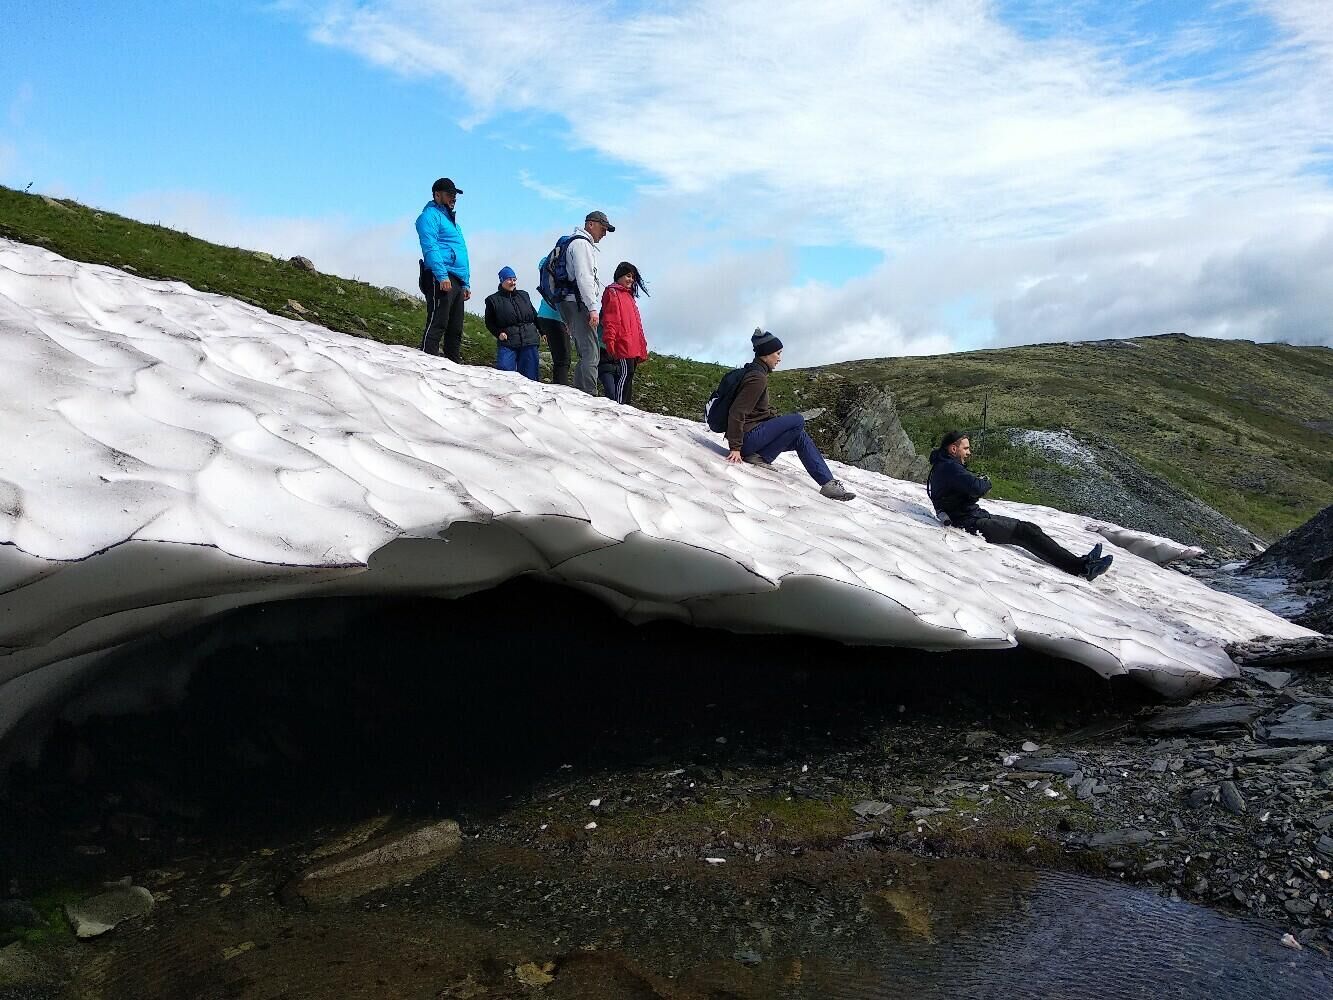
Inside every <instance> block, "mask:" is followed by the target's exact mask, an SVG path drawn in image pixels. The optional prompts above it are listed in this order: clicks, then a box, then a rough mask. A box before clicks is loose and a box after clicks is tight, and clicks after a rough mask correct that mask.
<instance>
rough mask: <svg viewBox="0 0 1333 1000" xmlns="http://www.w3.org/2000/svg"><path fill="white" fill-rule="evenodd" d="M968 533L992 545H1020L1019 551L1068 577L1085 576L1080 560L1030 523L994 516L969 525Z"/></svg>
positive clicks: (1080, 558) (1079, 557)
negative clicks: (1025, 551)
mask: <svg viewBox="0 0 1333 1000" xmlns="http://www.w3.org/2000/svg"><path fill="white" fill-rule="evenodd" d="M967 530H968V531H971V532H974V533H975V534H978V535H980V536H981V537H982V538H984V539H986V541H988V542H990V543H991V544H992V545H1017V546H1018V547H1019V548H1020V549H1027V550H1028V551H1029V552H1031V553H1032V554H1033V555H1034V556H1036V557H1037V558H1038V559H1040V560H1041V561H1042V562H1046V563H1050V564H1051V565H1052V566H1054V567H1055V568H1056V569H1062V570H1064V571H1065V572H1066V573H1073V574H1074V575H1075V576H1077V575H1079V574H1081V573H1082V572H1083V569H1084V564H1083V558H1082V557H1081V556H1076V555H1074V553H1072V552H1070V551H1069V550H1068V549H1066V548H1065V547H1064V546H1062V545H1061V544H1060V543H1059V542H1057V541H1056V540H1055V539H1054V538H1052V537H1051V536H1050V535H1048V534H1046V532H1044V531H1042V530H1041V528H1039V527H1037V525H1035V524H1033V523H1032V522H1031V521H1020V520H1019V519H1018V518H1016V517H1002V516H1000V515H997V514H991V515H990V516H988V517H979V518H977V519H976V520H974V521H973V522H972V523H971V524H969V525H967Z"/></svg>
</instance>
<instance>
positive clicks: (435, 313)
mask: <svg viewBox="0 0 1333 1000" xmlns="http://www.w3.org/2000/svg"><path fill="white" fill-rule="evenodd" d="M417 286H418V287H419V288H420V289H421V294H422V295H424V296H425V297H426V329H425V330H424V331H423V332H422V334H421V349H422V350H423V351H425V352H426V353H427V354H443V355H444V356H445V357H446V358H448V359H449V360H450V361H452V362H454V363H455V364H462V363H463V284H462V282H460V281H459V280H458V279H457V278H455V277H452V276H451V277H450V279H449V286H450V287H449V291H447V292H442V291H440V283H439V282H438V281H436V280H435V275H434V273H433V272H432V271H431V269H430V268H428V267H427V266H426V265H425V264H422V265H421V276H420V278H419V280H418V282H417ZM441 342H443V345H444V349H443V350H441V349H440V345H441Z"/></svg>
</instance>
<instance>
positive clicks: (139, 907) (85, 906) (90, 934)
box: [65, 885, 154, 940]
mask: <svg viewBox="0 0 1333 1000" xmlns="http://www.w3.org/2000/svg"><path fill="white" fill-rule="evenodd" d="M153 905H154V904H153V894H152V893H151V892H149V891H148V890H147V889H145V888H144V887H143V886H140V885H122V886H119V887H117V888H115V889H112V890H110V891H109V892H104V893H101V894H99V895H97V896H93V897H91V898H90V899H85V900H84V901H83V902H81V903H68V904H66V905H65V916H66V917H68V918H69V923H70V926H71V927H73V928H74V934H75V936H76V937H78V938H81V939H85V940H86V939H87V938H94V937H98V936H100V935H102V934H105V933H106V932H107V931H109V930H112V929H113V928H115V927H116V926H117V925H119V924H121V923H124V922H125V921H126V920H131V919H133V918H134V917H143V916H147V915H148V914H149V913H151V912H152V910H153Z"/></svg>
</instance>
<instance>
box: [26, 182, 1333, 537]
mask: <svg viewBox="0 0 1333 1000" xmlns="http://www.w3.org/2000/svg"><path fill="white" fill-rule="evenodd" d="M0 236H6V237H9V238H11V239H15V240H19V241H22V242H25V243H35V244H39V245H41V246H45V247H47V248H49V249H51V250H54V251H55V252H57V253H59V254H62V255H63V256H66V257H70V258H72V259H74V260H81V261H89V262H93V263H100V264H111V265H113V266H116V267H122V268H127V269H131V270H133V271H134V272H136V273H138V274H140V275H143V276H144V277H150V278H169V279H175V280H179V281H184V282H186V283H187V284H189V285H192V286H194V287H195V288H199V289H202V290H205V291H211V292H218V293H220V294H223V295H230V296H234V297H236V298H239V299H243V300H245V301H247V302H251V303H253V304H255V305H258V306H261V307H262V308H264V309H268V310H270V311H272V312H275V313H279V314H282V315H286V316H298V315H300V318H305V319H309V320H311V321H312V322H316V323H319V324H321V325H323V326H327V327H329V328H331V329H334V330H340V331H342V332H344V333H349V334H352V335H354V336H360V337H368V338H371V339H374V340H378V341H383V342H385V343H393V344H405V345H409V346H416V345H417V344H419V343H420V340H421V328H422V326H423V325H424V321H425V308H424V306H423V305H422V304H421V303H420V302H419V301H418V302H404V301H401V300H399V299H397V298H395V297H394V296H392V295H389V294H386V293H385V292H384V291H382V290H381V289H378V288H375V287H374V286H372V285H369V284H367V283H365V282H361V281H355V280H350V279H346V278H340V277H336V276H333V275H325V274H307V273H306V272H303V271H300V270H298V269H296V268H294V267H292V266H291V265H290V264H288V263H286V262H285V261H277V260H274V259H273V258H271V257H268V256H267V255H265V254H256V253H253V252H251V251H249V250H246V249H241V248H236V247H221V246H216V245H214V244H211V243H207V242H205V241H203V240H199V239H196V238H194V237H191V236H189V235H188V234H185V233H181V232H177V231H176V230H173V229H167V228H164V227H161V226H154V225H148V224H145V223H141V222H136V221H135V220H133V219H127V218H124V217H122V216H118V215H114V214H112V213H110V212H99V211H96V210H94V209H91V208H88V207H85V206H83V205H79V204H77V203H75V202H70V201H54V200H52V199H48V198H44V197H41V196H39V195H28V194H24V193H22V192H19V191H14V190H11V189H9V188H4V187H0ZM315 264H316V265H318V264H319V261H315ZM412 278H413V275H410V274H408V275H404V276H403V283H404V284H405V285H410V283H411V280H412ZM478 293H479V294H484V292H483V290H481V289H478ZM289 300H294V301H296V302H299V303H300V304H301V305H302V307H304V308H305V309H306V310H307V312H306V313H304V314H297V313H295V312H293V311H292V310H291V309H290V308H289V307H288V301H289ZM653 332H654V331H651V330H650V331H649V334H650V339H651V337H652V334H653ZM1039 332H1040V331H1034V335H1039ZM747 336H748V334H746V333H745V331H738V334H737V357H736V363H737V364H740V363H741V362H743V361H745V360H747V358H746V356H745V352H744V347H745V341H746V338H747ZM1129 343H1130V344H1131V345H1137V346H1125V344H1124V343H1122V344H1121V345H1120V346H1106V345H1083V346H1073V345H1068V344H1039V345H1033V346H1027V347H1013V348H1005V349H1002V350H988V351H973V352H969V353H966V354H953V355H946V356H942V357H930V358H886V359H880V360H873V361H856V362H849V363H846V364H840V365H830V366H825V367H821V368H813V369H804V370H793V371H779V372H778V373H777V374H776V375H775V376H774V378H773V381H772V387H771V395H772V398H773V402H774V404H775V405H776V406H778V407H780V408H782V409H784V410H791V409H807V408H809V407H813V406H823V407H826V408H828V409H830V410H831V413H832V414H834V415H836V414H838V413H846V412H848V411H849V409H851V408H853V407H854V406H855V405H856V400H857V398H858V396H859V393H860V392H861V391H862V390H863V388H864V387H865V386H866V385H867V384H882V385H884V386H886V387H888V388H889V389H890V391H892V393H893V394H894V396H895V398H896V400H897V402H898V409H899V414H900V416H901V418H902V422H903V427H904V428H905V429H906V431H907V433H908V435H909V436H910V437H911V438H912V441H913V443H914V444H915V445H916V448H917V450H918V451H919V452H921V453H922V454H925V453H926V452H927V451H928V450H929V448H930V446H931V444H932V443H933V442H934V441H936V440H938V438H939V434H940V433H941V432H942V431H943V430H945V429H947V428H949V427H954V426H959V427H964V428H969V429H973V430H975V429H976V428H977V427H979V426H980V423H981V410H982V406H983V404H984V403H987V402H988V403H989V410H988V426H990V427H992V428H995V429H996V430H997V431H1002V430H1003V429H1005V428H1011V427H1025V428H1038V429H1058V428H1069V429H1070V430H1071V431H1073V433H1074V434H1075V435H1076V436H1079V437H1084V438H1097V439H1102V440H1105V441H1108V442H1109V443H1111V444H1113V445H1115V446H1116V447H1118V448H1120V449H1121V450H1122V451H1124V452H1125V453H1127V454H1128V455H1130V456H1131V457H1132V458H1134V459H1136V460H1137V461H1138V462H1140V463H1141V464H1142V465H1144V466H1145V467H1146V468H1148V469H1149V470H1151V471H1152V472H1154V473H1156V474H1157V475H1160V476H1161V477H1162V478H1163V479H1165V480H1167V481H1168V482H1170V483H1171V484H1173V485H1174V486H1176V487H1178V488H1180V489H1183V490H1185V491H1187V492H1189V493H1192V494H1193V495H1195V496H1197V497H1199V498H1200V499H1201V500H1203V501H1204V502H1206V503H1208V504H1210V505H1211V506H1213V507H1215V508H1217V509H1218V510H1220V511H1222V512H1223V513H1224V514H1226V515H1228V516H1229V517H1231V518H1232V519H1233V520H1236V521H1238V522H1239V523H1241V524H1243V525H1245V526H1246V527H1248V528H1249V529H1251V530H1252V531H1255V532H1256V533H1258V534H1259V535H1262V536H1264V537H1267V538H1273V537H1275V536H1276V535H1278V534H1280V533H1282V532H1283V531H1286V530H1289V529H1290V528H1293V527H1295V526H1296V525H1298V524H1300V523H1302V522H1303V521H1304V520H1306V519H1307V518H1308V517H1310V516H1311V515H1312V514H1313V513H1315V512H1316V511H1318V510H1319V509H1320V508H1321V507H1323V506H1325V505H1327V504H1328V503H1330V502H1333V435H1330V434H1328V433H1327V432H1320V431H1314V430H1310V429H1309V428H1307V427H1306V426H1304V424H1305V423H1306V422H1309V421H1316V420H1333V351H1331V350H1329V349H1327V348H1319V347H1292V346H1288V345H1283V344H1253V343H1250V342H1248V341H1229V340H1208V339H1203V338H1192V337H1176V336H1165V337H1142V338H1139V339H1136V340H1134V341H1132V342H1129ZM494 350H495V348H494V341H493V340H492V338H491V337H490V335H489V334H488V333H487V332H486V331H485V329H484V328H483V327H482V324H481V321H480V320H479V319H478V318H477V317H475V316H471V315H469V316H468V317H467V319H466V320H465V323H464V344H463V357H464V360H465V361H467V362H468V363H471V364H491V363H492V362H493V359H494ZM543 363H544V370H546V371H549V363H550V361H549V357H548V356H546V355H543ZM725 371H726V367H725V366H721V365H715V364H707V363H703V362H698V361H692V360H690V359H688V358H680V357H675V356H672V355H661V354H653V355H652V356H651V357H650V359H649V361H648V363H647V364H646V365H644V366H643V367H642V368H641V369H640V370H639V372H638V374H637V375H636V377H635V393H636V398H635V404H636V405H637V406H639V407H640V408H642V409H645V410H651V411H655V412H659V413H668V414H672V415H675V416H683V417H688V418H692V419H699V417H700V415H701V413H702V409H703V403H704V401H705V400H706V399H707V398H708V396H709V394H710V393H711V392H712V391H713V388H714V387H715V386H716V385H717V382H718V379H719V378H721V376H722V374H723V372H725ZM834 426H835V421H834V419H833V417H832V416H828V417H825V418H824V419H823V420H821V421H819V422H817V423H816V424H814V425H812V427H811V431H812V433H813V434H814V437H815V439H816V441H818V442H819V443H820V444H821V446H823V447H824V448H825V449H826V450H828V451H830V453H831V454H832V457H835V458H836V457H838V456H837V454H836V452H835V451H833V450H832V448H831V444H832V440H831V439H832V431H833V430H834ZM719 441H720V439H719ZM979 466H980V467H981V468H982V469H984V471H986V472H987V473H988V474H989V475H990V476H991V478H992V480H993V481H994V482H995V492H994V495H995V496H997V497H1000V498H1004V499H1012V500H1026V501H1030V502H1034V503H1050V502H1051V501H1052V498H1051V497H1048V496H1046V495H1045V494H1044V493H1043V492H1042V490H1041V489H1040V487H1038V486H1037V485H1036V484H1035V483H1034V482H1033V481H1032V478H1031V473H1032V472H1034V471H1036V470H1039V469H1041V468H1044V467H1045V462H1044V460H1043V459H1041V458H1040V457H1038V456H1037V455H1035V454H1034V453H1033V452H1031V451H1030V450H1028V449H1024V448H1020V447H1015V446H1013V445H1009V444H1007V443H1006V440H1005V438H1004V435H1003V434H1001V433H997V434H993V435H990V436H989V437H988V439H987V445H986V451H985V453H984V454H983V455H981V456H979Z"/></svg>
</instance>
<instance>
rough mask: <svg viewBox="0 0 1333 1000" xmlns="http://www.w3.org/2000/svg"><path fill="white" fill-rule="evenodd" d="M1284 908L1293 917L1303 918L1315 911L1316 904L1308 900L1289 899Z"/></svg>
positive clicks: (1283, 905)
mask: <svg viewBox="0 0 1333 1000" xmlns="http://www.w3.org/2000/svg"><path fill="white" fill-rule="evenodd" d="M1282 908H1283V909H1284V910H1286V911H1287V912H1288V913H1290V914H1292V915H1293V916H1297V917H1303V916H1305V915H1306V914H1307V913H1309V912H1311V911H1312V910H1313V909H1314V903H1312V902H1310V901H1309V900H1308V899H1289V900H1287V901H1286V902H1285V903H1283V904H1282Z"/></svg>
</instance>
